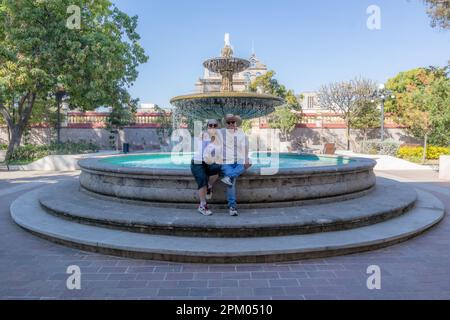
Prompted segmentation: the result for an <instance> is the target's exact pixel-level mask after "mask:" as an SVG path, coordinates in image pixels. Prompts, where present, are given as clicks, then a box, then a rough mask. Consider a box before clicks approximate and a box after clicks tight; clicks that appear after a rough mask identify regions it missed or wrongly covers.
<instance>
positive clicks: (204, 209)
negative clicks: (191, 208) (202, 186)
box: [198, 205, 212, 216]
mask: <svg viewBox="0 0 450 320" xmlns="http://www.w3.org/2000/svg"><path fill="white" fill-rule="evenodd" d="M198 212H200V213H201V214H202V215H204V216H210V215H212V212H211V210H209V209H208V206H207V205H206V206H200V207H198Z"/></svg>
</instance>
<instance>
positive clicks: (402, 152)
mask: <svg viewBox="0 0 450 320" xmlns="http://www.w3.org/2000/svg"><path fill="white" fill-rule="evenodd" d="M447 154H450V148H446V147H437V146H428V148H427V159H428V160H438V159H439V157H440V156H441V155H447ZM397 157H399V158H402V159H405V160H410V161H413V162H420V161H421V160H422V157H423V147H411V146H405V147H401V148H400V149H399V150H398V153H397Z"/></svg>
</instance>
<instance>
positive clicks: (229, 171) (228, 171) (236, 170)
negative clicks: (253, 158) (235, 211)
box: [222, 163, 245, 208]
mask: <svg viewBox="0 0 450 320" xmlns="http://www.w3.org/2000/svg"><path fill="white" fill-rule="evenodd" d="M244 172H245V167H244V165H243V164H238V163H235V164H224V165H222V173H223V175H224V176H225V177H230V178H231V180H232V181H233V185H232V186H228V188H227V199H228V208H236V206H237V203H236V179H237V177H239V176H240V175H241V174H243V173H244Z"/></svg>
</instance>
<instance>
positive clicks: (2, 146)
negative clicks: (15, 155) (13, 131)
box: [0, 143, 8, 150]
mask: <svg viewBox="0 0 450 320" xmlns="http://www.w3.org/2000/svg"><path fill="white" fill-rule="evenodd" d="M0 150H8V145H7V144H6V143H0Z"/></svg>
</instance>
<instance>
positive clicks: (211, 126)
mask: <svg viewBox="0 0 450 320" xmlns="http://www.w3.org/2000/svg"><path fill="white" fill-rule="evenodd" d="M218 127H219V125H218V124H208V128H218Z"/></svg>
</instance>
